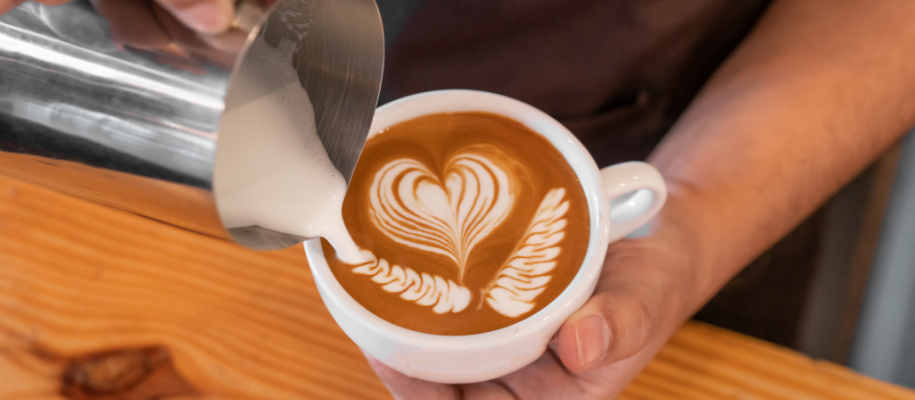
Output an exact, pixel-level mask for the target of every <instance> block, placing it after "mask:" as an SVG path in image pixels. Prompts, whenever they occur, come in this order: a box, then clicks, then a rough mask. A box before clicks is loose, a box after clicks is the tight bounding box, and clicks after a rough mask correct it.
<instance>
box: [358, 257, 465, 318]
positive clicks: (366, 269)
mask: <svg viewBox="0 0 915 400" xmlns="http://www.w3.org/2000/svg"><path fill="white" fill-rule="evenodd" d="M372 258H374V257H372ZM353 272H355V273H357V274H363V275H372V281H374V282H377V283H380V284H382V285H384V286H382V287H381V288H382V289H384V290H385V291H387V292H390V293H400V297H401V298H402V299H404V300H407V301H414V302H416V304H419V305H421V306H434V307H433V308H432V311H435V312H436V313H438V314H444V313H446V312H449V311H451V312H461V311H464V309H465V308H467V305H468V304H470V298H471V297H472V296H471V295H470V290H469V289H467V288H465V287H463V286H461V285H458V284H457V283H454V281H452V280H450V279H445V278H442V277H440V276H437V275H436V276H433V275H429V274H427V273H425V272H423V273H422V274H419V273H417V272H416V271H414V270H413V269H411V268H403V267H400V266H397V265H390V264H389V263H388V262H387V261H386V260H383V259H376V260H374V261H372V262H370V263H367V264H362V265H359V266H357V267H356V268H353Z"/></svg>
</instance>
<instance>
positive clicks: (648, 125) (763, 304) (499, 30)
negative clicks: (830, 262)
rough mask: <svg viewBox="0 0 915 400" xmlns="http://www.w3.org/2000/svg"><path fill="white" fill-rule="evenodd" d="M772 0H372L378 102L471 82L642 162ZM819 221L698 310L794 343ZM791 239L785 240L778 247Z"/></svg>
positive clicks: (613, 157) (597, 154)
mask: <svg viewBox="0 0 915 400" xmlns="http://www.w3.org/2000/svg"><path fill="white" fill-rule="evenodd" d="M769 3H770V0H688V1H687V0H602V1H600V0H577V1H576V0H427V1H424V0H379V1H378V4H379V7H380V9H381V11H382V19H383V21H384V22H385V32H386V35H387V36H388V39H389V40H388V42H387V44H386V47H387V49H388V54H387V59H386V62H385V75H384V83H383V86H382V102H386V101H389V100H393V99H397V98H399V97H403V96H407V95H410V94H414V93H418V92H423V91H428V90H436V89H451V88H465V89H478V90H485V91H490V92H495V93H500V94H504V95H507V96H511V97H514V98H517V99H520V100H522V101H525V102H527V103H529V104H532V105H534V106H536V107H538V108H540V109H542V110H544V111H546V112H548V113H549V114H551V115H553V116H554V117H555V118H557V119H558V120H559V121H560V122H562V123H563V124H565V125H566V126H567V127H568V128H569V129H570V130H571V131H572V132H573V133H575V135H576V136H578V138H579V139H580V140H581V141H582V143H583V144H584V145H585V147H587V148H588V150H589V151H590V152H591V154H592V155H593V156H594V159H595V160H596V161H597V163H598V165H600V166H605V165H610V164H613V163H617V162H621V161H628V160H638V159H644V158H645V157H647V156H648V154H649V153H650V152H651V150H652V149H653V148H654V147H655V146H656V145H657V143H658V142H659V141H660V140H661V138H662V137H663V135H664V134H665V133H666V132H667V131H668V130H669V129H670V127H671V126H672V125H673V123H674V122H675V121H676V119H677V118H678V117H679V116H680V114H681V113H682V112H683V110H684V109H685V108H686V106H687V105H688V104H689V102H690V101H691V100H692V99H693V97H695V95H696V93H697V92H698V90H699V89H700V88H701V86H702V85H703V84H704V82H705V81H706V80H707V79H708V78H709V76H710V75H711V74H712V73H713V72H714V71H715V69H716V68H717V67H718V65H720V64H721V62H722V61H723V60H724V59H725V58H726V57H727V56H728V54H730V52H731V51H732V50H733V49H734V48H735V46H736V45H737V44H738V43H739V42H740V41H741V40H742V39H743V37H745V35H746V34H747V33H748V32H749V31H750V29H752V27H753V25H754V24H755V23H756V21H757V20H758V19H759V17H760V16H761V14H762V13H763V12H764V11H765V9H766V8H767V7H768V5H769ZM819 225H820V224H818V223H815V221H814V223H813V224H805V225H802V227H800V228H798V230H797V231H795V232H794V233H793V234H792V236H790V237H789V238H791V240H788V241H786V242H783V243H782V244H780V245H779V246H776V248H774V249H773V250H771V251H770V252H769V253H767V254H766V255H764V256H763V257H761V258H760V259H759V260H757V262H755V263H754V265H752V266H751V267H750V268H748V269H747V270H745V272H744V273H742V274H741V276H739V277H738V278H737V279H735V281H734V282H732V283H731V284H729V286H728V287H726V288H725V290H723V291H722V293H721V294H720V295H719V296H718V297H716V299H715V300H713V301H712V302H711V303H709V305H708V306H707V307H706V308H705V309H704V310H703V311H702V312H700V314H699V317H700V318H702V319H705V320H707V321H711V322H713V323H717V324H720V325H723V326H726V327H729V328H731V329H736V330H738V331H742V332H745V333H749V334H753V335H755V336H758V337H762V338H764V339H768V340H772V341H775V342H777V343H780V344H783V345H789V346H791V345H793V344H794V341H795V339H796V334H797V328H798V323H799V321H800V310H802V305H803V301H804V299H805V294H806V290H807V286H808V285H809V281H810V278H811V271H813V264H814V262H813V258H814V256H815V252H814V251H813V249H812V247H815V244H816V243H817V242H818V237H819V231H820V230H819V228H818V227H819ZM786 243H787V244H786Z"/></svg>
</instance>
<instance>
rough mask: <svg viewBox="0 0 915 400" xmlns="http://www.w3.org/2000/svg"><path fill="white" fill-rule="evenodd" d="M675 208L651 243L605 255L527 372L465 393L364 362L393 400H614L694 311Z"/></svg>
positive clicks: (618, 247) (664, 215)
mask: <svg viewBox="0 0 915 400" xmlns="http://www.w3.org/2000/svg"><path fill="white" fill-rule="evenodd" d="M676 203H677V200H676V199H675V198H673V199H672V198H668V202H667V204H666V205H665V209H664V210H662V212H661V213H660V214H659V216H658V218H657V219H656V222H655V223H654V229H653V232H652V233H651V234H650V235H648V236H646V237H642V238H639V239H626V240H622V241H620V242H616V243H614V244H612V245H611V246H610V247H609V249H608V253H607V257H606V259H605V262H604V268H603V271H602V272H601V277H600V279H599V281H598V284H597V289H596V290H595V292H594V295H593V297H592V298H591V299H590V300H588V302H587V303H585V305H584V306H583V307H582V308H581V309H579V310H578V311H577V312H576V313H574V314H573V315H572V316H571V317H570V318H569V319H568V320H567V321H566V322H565V324H564V325H563V326H562V328H561V329H560V331H559V333H558V334H557V336H556V338H555V339H554V340H553V341H552V342H551V343H550V345H549V347H548V349H547V351H546V352H545V353H544V354H543V356H542V357H540V358H539V359H538V360H537V361H535V362H534V363H532V364H531V365H528V366H527V367H524V368H522V369H521V370H518V371H516V372H514V373H512V374H509V375H507V376H504V377H501V378H498V379H495V380H492V381H487V382H481V383H474V384H465V385H444V384H437V383H432V382H426V381H421V380H418V379H413V378H410V377H408V376H406V375H403V374H401V373H399V372H397V371H395V370H393V369H390V368H388V367H387V366H385V365H383V364H382V363H381V362H379V361H378V360H375V359H373V358H372V357H371V356H368V359H369V363H370V365H371V366H372V368H373V369H374V370H375V373H376V374H377V375H378V377H379V378H381V380H382V381H383V382H384V383H385V384H386V386H387V387H388V389H389V390H390V391H391V393H392V394H393V395H394V397H395V398H396V399H398V400H411V399H423V400H425V399H468V400H475V399H521V400H527V399H551V400H552V399H583V400H587V399H609V398H614V397H615V396H617V395H618V394H619V393H620V392H621V391H622V390H623V389H624V388H625V387H626V386H627V385H628V384H629V382H631V381H632V379H634V378H635V376H636V375H637V374H638V373H639V371H641V369H642V368H643V367H644V366H645V365H646V364H648V362H649V361H651V359H652V358H653V357H654V355H655V353H657V351H658V350H660V348H661V347H662V346H663V345H664V343H666V342H667V340H668V339H669V338H670V336H671V335H673V333H674V332H675V331H676V330H677V328H678V327H679V326H680V325H681V324H682V323H683V322H684V321H685V320H686V319H687V318H688V317H689V316H690V315H691V314H692V313H693V312H694V309H695V307H698V305H699V304H701V301H697V300H698V299H701V298H702V296H701V295H698V294H697V293H698V292H696V291H694V290H693V288H694V287H695V286H694V285H692V283H693V281H694V279H695V278H694V277H693V272H692V271H693V269H692V268H691V257H689V252H688V250H689V249H690V248H691V246H689V245H687V244H686V241H687V239H688V238H686V237H685V236H684V235H682V234H681V232H683V231H682V230H680V229H679V228H678V225H679V224H678V222H677V218H676V214H677V204H676Z"/></svg>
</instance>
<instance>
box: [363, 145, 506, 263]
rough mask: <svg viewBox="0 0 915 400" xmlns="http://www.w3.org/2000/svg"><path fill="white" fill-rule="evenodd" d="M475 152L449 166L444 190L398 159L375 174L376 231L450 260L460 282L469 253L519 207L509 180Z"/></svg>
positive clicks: (415, 164)
mask: <svg viewBox="0 0 915 400" xmlns="http://www.w3.org/2000/svg"><path fill="white" fill-rule="evenodd" d="M473 150H474V149H467V150H464V151H462V152H461V153H459V154H458V155H456V156H454V157H453V158H451V159H450V160H448V162H447V164H446V165H445V173H444V174H443V175H444V184H443V183H442V181H441V180H440V179H439V178H438V177H437V176H436V175H435V174H434V173H433V172H432V171H430V170H429V169H428V168H427V167H426V166H425V165H423V164H422V163H420V162H419V161H416V160H412V159H398V160H394V161H391V162H389V163H387V164H386V165H385V166H384V167H382V168H381V170H380V171H378V173H377V174H375V179H374V180H373V181H372V187H371V189H370V196H371V209H370V210H369V213H370V215H371V217H372V222H374V223H375V226H376V227H378V229H379V230H381V231H382V232H384V233H385V234H386V235H388V236H389V237H390V238H391V239H393V240H394V241H396V242H398V243H401V244H404V245H406V246H409V247H412V248H414V249H419V250H423V251H429V252H432V253H436V254H441V255H443V256H446V257H448V258H450V259H451V260H452V261H454V263H455V265H456V266H457V268H458V271H459V273H458V280H459V281H460V280H461V279H462V278H463V276H464V270H465V268H466V266H467V256H468V254H470V251H471V250H473V248H474V246H476V245H477V244H478V243H480V241H481V240H483V239H484V238H486V236H488V235H489V234H490V233H492V231H493V229H495V227H496V226H498V225H499V224H500V223H502V221H504V220H505V217H506V216H507V215H508V212H509V210H510V208H511V206H512V204H513V202H514V197H513V194H512V192H511V190H510V187H511V185H510V183H511V182H509V176H508V174H506V173H505V171H503V170H502V169H501V168H499V167H498V166H497V165H496V163H494V162H493V161H492V160H490V159H488V158H486V157H485V156H483V155H480V154H475V153H474V152H473Z"/></svg>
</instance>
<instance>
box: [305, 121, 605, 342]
mask: <svg viewBox="0 0 915 400" xmlns="http://www.w3.org/2000/svg"><path fill="white" fill-rule="evenodd" d="M343 219H344V222H345V224H346V226H347V228H348V230H349V232H350V234H351V235H352V237H353V239H354V240H355V243H356V244H357V245H358V246H359V247H360V248H362V249H363V250H362V251H363V258H364V259H366V260H370V261H368V262H364V263H361V264H347V263H344V262H342V261H341V260H339V259H338V258H337V257H336V255H335V252H334V249H333V248H332V247H331V246H330V245H329V244H327V243H326V242H325V243H323V249H324V252H325V254H326V256H327V261H328V263H329V265H330V267H331V271H332V272H333V274H334V276H335V277H336V279H337V281H338V282H339V283H340V284H341V285H342V286H343V288H344V289H345V290H346V291H347V292H348V293H349V294H350V295H351V296H352V297H353V298H354V299H355V300H356V301H357V302H359V304H361V305H362V306H363V307H365V308H366V309H368V310H369V311H371V312H372V313H374V314H375V315H377V316H379V317H380V318H383V319H385V320H387V321H389V322H391V323H393V324H395V325H398V326H401V327H404V328H407V329H412V330H415V331H419V332H424V333H430V334H438V335H468V334H475V333H483V332H488V331H492V330H496V329H499V328H503V327H506V326H509V325H512V324H514V323H516V322H519V321H521V320H523V319H524V318H527V317H529V316H531V315H533V314H534V313H536V312H537V311H539V310H540V309H542V308H543V307H544V306H546V305H547V304H549V303H550V302H552V301H553V300H554V299H555V298H556V297H557V296H559V294H560V293H562V291H563V290H564V289H565V288H566V287H567V286H568V285H569V283H570V282H571V281H572V279H573V278H574V277H575V275H576V273H577V272H578V270H579V268H580V266H581V264H582V262H583V260H584V257H585V253H586V252H587V249H588V242H589V237H590V228H589V210H588V204H587V201H586V198H585V194H584V191H583V189H582V187H581V184H580V183H579V181H578V178H577V175H576V174H575V172H574V171H573V170H572V168H571V167H570V166H569V164H568V163H567V162H566V160H565V158H564V157H563V155H562V154H561V153H560V152H559V151H558V150H557V149H556V148H555V147H553V145H552V144H550V142H549V141H548V140H546V139H545V138H543V137H542V136H540V135H539V134H537V133H536V132H534V131H532V130H530V129H529V128H527V127H526V126H524V125H522V124H520V123H518V122H516V121H513V120H511V119H508V118H505V117H502V116H498V115H494V114H488V113H482V112H461V113H444V114H433V115H427V116H423V117H420V118H416V119H413V120H409V121H405V122H401V123H399V124H397V125H394V126H392V127H390V128H388V129H386V130H384V131H382V132H380V133H377V134H375V135H374V136H372V137H371V138H370V139H369V140H368V142H367V143H366V145H365V149H364V150H363V153H362V156H361V158H360V160H359V164H358V165H357V167H356V171H355V173H354V174H353V178H352V181H351V183H350V186H349V189H348V192H347V194H346V198H345V200H344V202H343Z"/></svg>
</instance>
